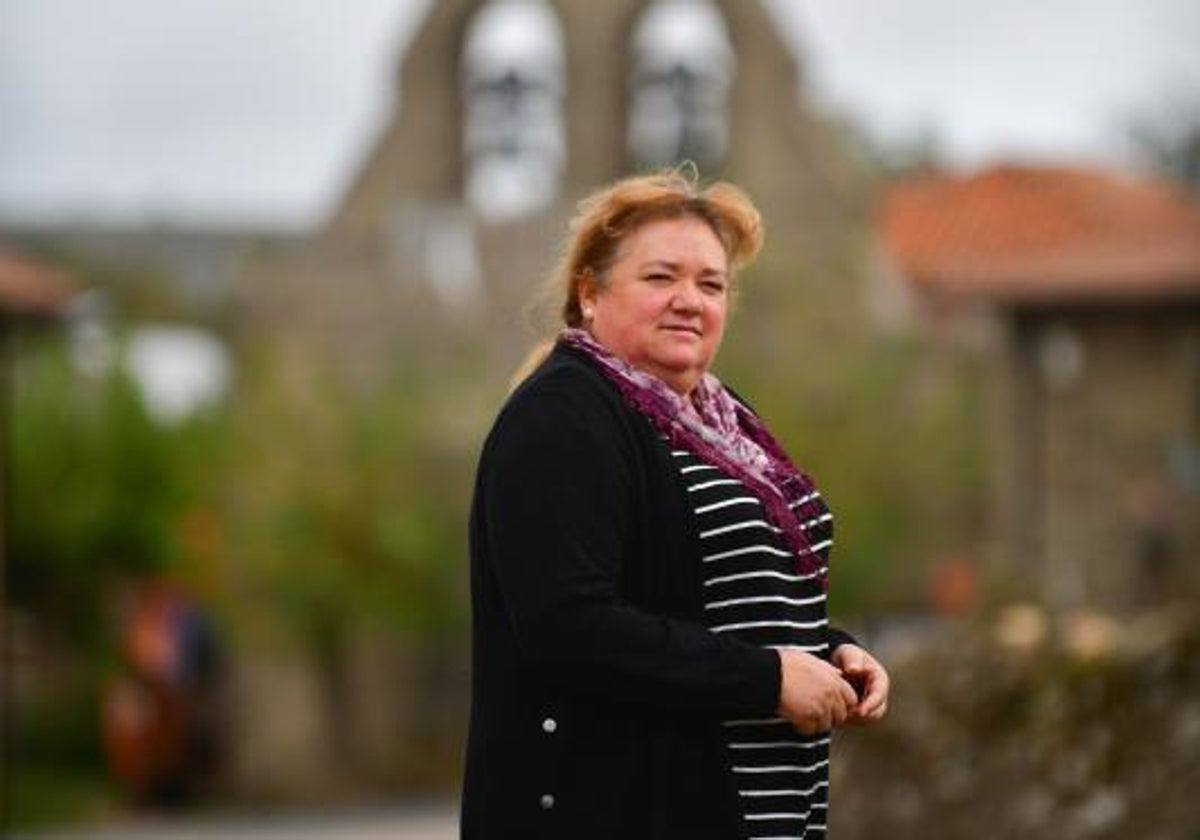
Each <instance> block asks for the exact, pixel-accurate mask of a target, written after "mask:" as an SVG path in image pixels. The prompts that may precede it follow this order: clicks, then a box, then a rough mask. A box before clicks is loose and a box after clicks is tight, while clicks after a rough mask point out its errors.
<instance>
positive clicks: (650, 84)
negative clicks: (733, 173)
mask: <svg viewBox="0 0 1200 840" xmlns="http://www.w3.org/2000/svg"><path fill="white" fill-rule="evenodd" d="M735 65H736V61H735V58H734V53H733V47H732V46H731V45H730V41H729V33H728V31H727V30H726V28H725V21H724V19H723V18H722V16H721V12H720V10H719V9H718V8H717V7H716V5H714V4H713V3H712V2H711V0H659V2H657V3H654V4H653V5H651V6H650V7H649V8H648V9H647V10H646V12H645V13H644V14H643V15H642V18H641V20H640V21H638V24H637V26H636V28H635V29H634V33H633V66H632V71H631V77H630V87H631V105H630V115H629V137H628V143H629V154H630V156H631V157H632V158H633V160H634V162H635V163H637V164H639V165H666V164H672V163H678V162H680V161H683V160H692V161H695V162H696V163H697V164H699V165H701V166H715V165H717V164H719V163H720V162H721V160H722V159H723V158H724V156H725V152H726V147H727V145H728V137H729V126H728V115H727V100H728V98H729V90H730V88H731V86H732V83H733V77H734V72H735V69H736V67H735Z"/></svg>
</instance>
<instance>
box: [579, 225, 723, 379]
mask: <svg viewBox="0 0 1200 840" xmlns="http://www.w3.org/2000/svg"><path fill="white" fill-rule="evenodd" d="M580 298H581V302H582V303H583V306H584V309H585V311H586V310H587V309H589V308H590V309H591V310H592V318H591V321H590V322H588V323H587V326H589V328H590V329H591V332H592V335H594V336H595V338H596V340H597V341H599V342H600V343H601V344H603V345H605V346H606V347H607V348H608V349H609V350H611V351H612V352H613V353H615V354H616V355H617V356H619V357H621V358H622V359H624V360H625V361H626V362H628V363H629V364H631V365H633V366H634V367H637V368H641V369H642V370H645V371H647V372H648V373H652V374H654V375H655V376H657V377H658V378H660V379H662V380H663V381H664V382H666V383H667V384H668V385H670V386H671V388H673V389H674V390H675V391H677V392H679V393H681V394H686V393H688V392H690V391H691V390H692V388H693V387H694V386H695V385H696V383H697V382H699V381H700V378H701V377H702V376H703V375H704V373H705V372H706V371H707V370H708V367H709V365H710V364H712V360H713V357H714V356H716V354H717V348H718V347H719V346H720V344H721V336H722V334H723V333H724V330H725V315H726V312H727V311H728V306H729V263H728V259H727V258H726V256H725V249H724V248H723V247H722V246H721V240H720V239H718V238H717V235H716V233H714V232H713V229H712V228H711V227H709V226H708V224H707V223H706V222H704V221H702V220H700V219H697V218H695V217H694V216H683V217H680V218H677V219H660V220H657V221H652V222H647V223H646V224H644V225H642V226H641V227H639V228H637V229H636V230H634V231H633V233H631V234H629V235H628V236H627V237H626V238H625V240H624V242H622V243H621V246H620V248H619V250H618V255H617V261H616V263H614V264H613V266H612V268H611V269H610V271H609V277H608V284H607V285H606V286H605V288H603V289H599V288H597V287H596V286H595V285H594V284H586V283H585V284H584V286H583V287H582V288H581V289H580Z"/></svg>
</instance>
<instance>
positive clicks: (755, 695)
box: [461, 343, 848, 840]
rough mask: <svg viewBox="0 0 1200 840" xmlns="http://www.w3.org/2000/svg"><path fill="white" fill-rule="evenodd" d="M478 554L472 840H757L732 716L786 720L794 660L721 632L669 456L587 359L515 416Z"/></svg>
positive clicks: (477, 540)
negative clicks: (726, 740)
mask: <svg viewBox="0 0 1200 840" xmlns="http://www.w3.org/2000/svg"><path fill="white" fill-rule="evenodd" d="M470 546H471V599H472V601H471V602H472V637H471V638H472V651H471V668H472V673H471V713H470V731H469V735H468V742H467V755H466V772H465V777H464V784H463V798H462V812H461V818H462V823H461V825H462V836H463V837H464V838H468V840H476V838H521V840H528V838H539V837H545V838H568V837H569V838H578V840H586V838H606V839H607V838H624V839H625V840H634V838H676V837H687V838H714V840H716V838H720V839H721V840H728V838H735V837H740V836H741V835H742V821H741V818H740V814H739V811H738V801H737V793H736V790H735V789H734V788H733V786H732V780H731V778H730V775H731V774H729V772H728V770H727V768H726V763H727V762H726V760H725V758H724V755H723V753H722V746H721V744H722V741H721V728H720V721H721V720H722V719H728V718H748V717H765V716H771V715H774V714H775V713H776V710H777V707H778V700H779V684H780V673H779V657H778V654H777V653H776V652H775V651H773V650H769V649H764V648H759V647H755V646H753V645H750V644H747V643H745V642H741V641H738V640H736V639H733V638H730V637H727V636H721V635H718V634H715V633H712V632H710V631H709V630H707V629H706V628H705V627H704V615H703V613H704V609H703V596H702V584H701V578H700V564H699V563H698V562H697V558H698V557H699V556H700V552H699V543H698V536H697V534H696V532H695V528H694V523H693V519H692V516H691V514H690V512H689V509H688V508H687V499H686V493H685V490H684V487H683V484H682V481H681V478H680V476H679V473H678V471H677V470H676V469H675V468H674V465H673V464H672V461H671V457H670V453H669V451H668V448H667V447H666V446H664V445H663V444H662V442H661V440H659V438H658V434H657V432H656V431H655V429H654V427H653V425H652V424H651V423H650V421H649V420H648V419H647V418H646V417H644V416H643V415H642V414H640V413H638V412H636V411H634V410H633V409H631V408H629V407H628V406H627V405H626V404H625V402H624V401H623V400H622V398H621V396H620V394H619V392H618V391H617V390H616V388H615V387H613V385H612V384H611V383H610V382H608V381H607V380H606V379H605V378H604V376H603V375H602V374H601V373H600V372H599V371H598V370H597V369H596V368H595V367H594V366H593V364H592V363H591V361H590V360H588V359H587V358H586V357H585V356H583V355H582V354H581V353H580V352H579V351H577V350H575V349H574V348H571V347H568V346H566V345H563V344H562V343H559V344H558V345H556V346H555V348H554V350H553V351H552V352H551V354H550V356H549V357H548V358H547V360H546V361H545V362H544V363H543V364H542V365H541V366H540V367H539V368H538V369H537V370H536V371H535V372H534V374H533V375H532V376H530V377H529V379H527V380H526V381H525V382H524V383H523V384H522V385H521V386H520V387H519V388H518V389H517V390H516V391H515V392H514V393H513V394H512V396H511V397H510V398H509V400H508V402H507V403H506V404H505V406H504V408H503V409H502V410H501V412H500V415H499V417H498V418H497V420H496V422H495V424H494V426H493V428H492V431H491V433H490V434H489V435H488V438H487V440H486V442H485V443H484V447H483V452H482V454H481V456H480V461H479V468H478V474H477V477H476V484H475V495H474V499H473V501H472V506H471V522H470ZM830 634H831V639H830V641H831V647H832V646H833V644H838V643H841V642H842V641H845V640H847V639H848V637H846V636H845V635H844V634H842V633H840V631H837V630H832V629H831V631H830Z"/></svg>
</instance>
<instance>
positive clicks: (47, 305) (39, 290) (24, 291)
mask: <svg viewBox="0 0 1200 840" xmlns="http://www.w3.org/2000/svg"><path fill="white" fill-rule="evenodd" d="M72 294H74V288H73V284H72V283H71V280H70V278H69V277H68V275H67V273H66V272H64V271H60V270H59V269H56V268H51V267H49V266H47V265H44V264H42V263H38V262H34V261H33V260H31V259H29V258H28V257H25V256H22V255H20V254H17V253H16V252H14V251H9V250H5V249H4V248H3V247H0V312H5V313H15V314H17V315H24V316H34V317H49V316H53V315H60V314H62V313H63V312H64V311H65V310H66V306H67V302H68V301H69V300H70V299H71V296H72Z"/></svg>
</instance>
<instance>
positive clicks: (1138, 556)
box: [873, 166, 1200, 609]
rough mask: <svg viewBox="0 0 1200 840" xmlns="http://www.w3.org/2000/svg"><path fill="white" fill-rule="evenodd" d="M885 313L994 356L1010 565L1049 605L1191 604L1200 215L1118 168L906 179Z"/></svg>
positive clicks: (1198, 508) (892, 194)
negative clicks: (1177, 600)
mask: <svg viewBox="0 0 1200 840" xmlns="http://www.w3.org/2000/svg"><path fill="white" fill-rule="evenodd" d="M878 226H879V227H878V230H879V234H880V237H879V238H880V244H881V246H882V247H881V248H880V254H879V255H880V262H879V271H878V272H877V276H876V289H875V294H874V296H873V297H874V300H875V302H876V305H877V313H878V315H879V316H880V320H881V321H883V322H885V323H886V324H887V326H889V327H890V328H893V329H901V330H903V329H913V328H920V329H921V330H923V331H928V332H932V333H933V334H934V335H936V336H937V337H938V338H939V339H940V340H942V341H943V342H944V343H945V344H947V345H949V346H953V347H956V348H958V349H960V350H967V351H970V352H974V353H976V354H978V355H982V356H985V357H988V358H990V359H991V360H992V361H993V362H994V363H995V365H996V370H997V372H998V373H999V374H1000V375H999V376H998V377H997V382H998V383H999V384H1000V385H1001V386H1002V392H1001V393H1000V394H999V395H998V396H999V397H1000V399H999V400H997V402H996V403H995V405H996V406H997V409H996V410H997V414H996V415H994V416H993V418H992V420H993V423H992V425H993V426H994V429H995V430H996V432H997V448H996V453H995V454H996V466H997V469H996V471H995V472H996V476H997V478H998V479H999V481H1000V483H999V485H998V486H997V488H996V490H997V493H996V495H997V497H998V499H999V500H1000V508H1001V510H1002V511H1003V522H1004V523H1005V524H1004V525H1003V531H1004V535H1003V543H1004V545H1005V548H1006V551H1005V553H1006V554H1007V560H1008V564H1009V568H1010V569H1014V570H1016V571H1018V572H1019V573H1020V574H1022V575H1023V576H1024V577H1025V578H1026V579H1029V580H1034V581H1036V582H1037V584H1038V585H1037V589H1038V593H1037V594H1039V595H1041V596H1042V597H1044V598H1045V599H1046V600H1047V602H1048V603H1050V604H1051V605H1054V606H1058V607H1065V608H1073V607H1080V606H1089V607H1100V608H1110V609H1120V608H1128V607H1131V606H1135V605H1138V604H1142V603H1146V602H1148V601H1158V600H1161V599H1164V598H1170V597H1180V596H1189V595H1190V597H1193V598H1194V597H1195V594H1196V592H1197V591H1198V588H1200V576H1197V574H1196V572H1195V568H1194V567H1195V564H1194V563H1193V562H1192V561H1193V560H1194V559H1195V558H1196V557H1197V556H1200V209H1198V208H1197V206H1196V205H1195V203H1194V202H1193V201H1192V200H1191V199H1189V197H1188V196H1187V195H1186V194H1184V193H1182V192H1181V191H1178V190H1176V189H1174V188H1172V187H1171V186H1169V185H1166V184H1162V183H1157V182H1152V181H1147V180H1140V179H1135V178H1130V177H1123V176H1120V175H1117V174H1113V173H1107V172H1101V171H1090V170H1082V169H1067V168H1031V167H1018V166H999V167H995V168H992V169H988V170H986V171H983V172H980V173H978V174H974V175H971V176H967V177H953V176H949V175H941V174H937V173H935V174H931V175H927V176H922V177H917V178H913V179H911V180H908V181H904V182H901V183H899V184H897V185H895V186H894V187H893V188H891V189H890V191H889V192H888V193H887V194H886V196H885V197H884V199H883V202H882V204H881V207H880V212H879V220H878Z"/></svg>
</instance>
